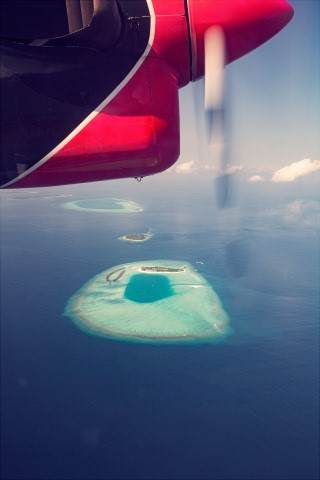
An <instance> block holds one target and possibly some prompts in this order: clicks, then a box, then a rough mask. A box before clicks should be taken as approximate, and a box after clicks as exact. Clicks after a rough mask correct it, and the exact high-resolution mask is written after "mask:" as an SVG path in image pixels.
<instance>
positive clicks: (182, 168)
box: [176, 160, 195, 173]
mask: <svg viewBox="0 0 320 480" xmlns="http://www.w3.org/2000/svg"><path fill="white" fill-rule="evenodd" d="M194 170H195V162H194V160H191V161H190V162H184V163H180V164H179V165H177V166H176V173H191V172H193V171H194Z"/></svg>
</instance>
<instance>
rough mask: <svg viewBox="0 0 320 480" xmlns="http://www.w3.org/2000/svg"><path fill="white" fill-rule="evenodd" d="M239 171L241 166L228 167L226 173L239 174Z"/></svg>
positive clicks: (241, 168)
mask: <svg viewBox="0 0 320 480" xmlns="http://www.w3.org/2000/svg"><path fill="white" fill-rule="evenodd" d="M241 170H243V165H228V167H227V168H226V173H229V174H232V173H237V172H240V171H241Z"/></svg>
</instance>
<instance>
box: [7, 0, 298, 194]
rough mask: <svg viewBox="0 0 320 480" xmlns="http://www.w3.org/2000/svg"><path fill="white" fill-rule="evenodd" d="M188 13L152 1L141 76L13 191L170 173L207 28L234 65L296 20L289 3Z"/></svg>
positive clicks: (242, 0)
mask: <svg viewBox="0 0 320 480" xmlns="http://www.w3.org/2000/svg"><path fill="white" fill-rule="evenodd" d="M185 6H186V4H185V2H184V0H170V1H168V2H167V1H165V2H164V1H163V0H153V9H154V17H155V32H154V39H153V43H152V46H151V49H150V51H149V53H148V55H147V58H146V59H145V60H144V61H143V63H142V64H141V66H140V67H139V69H138V70H137V72H136V73H135V74H134V75H133V77H132V78H131V79H130V80H129V81H128V82H127V83H126V84H125V85H124V87H123V88H122V90H120V91H119V93H118V94H117V95H116V96H115V97H114V98H113V99H112V100H111V101H110V102H109V103H108V104H107V105H106V106H105V107H104V108H103V109H102V110H101V111H100V112H99V113H98V114H97V115H96V116H94V117H93V118H92V119H91V120H90V122H89V123H87V124H86V125H85V126H84V127H83V128H82V129H81V130H80V131H78V133H76V134H75V135H74V136H73V138H71V139H70V140H69V141H68V142H67V143H66V144H65V145H63V146H61V148H59V147H58V148H57V149H56V151H55V153H54V154H53V155H52V156H51V157H50V155H49V158H48V159H47V160H46V161H45V162H43V163H42V164H39V166H37V168H35V169H33V170H32V171H30V173H29V174H27V175H26V176H24V177H23V178H21V179H19V180H17V181H16V182H15V183H14V184H12V185H11V186H10V188H12V187H34V186H49V185H61V184H68V183H82V182H90V181H97V180H106V179H115V178H125V177H143V176H146V175H152V174H155V173H158V172H160V171H163V170H166V169H167V168H169V167H170V166H171V165H172V164H173V163H174V162H175V161H176V160H177V159H178V157H179V143H180V141H179V106H178V88H180V87H182V86H184V85H186V84H187V83H188V82H189V81H190V80H191V78H190V77H191V68H192V79H193V80H194V79H197V78H199V77H201V76H202V75H203V69H204V51H203V50H204V34H205V31H206V30H207V28H208V27H210V26H212V25H221V26H222V28H223V29H224V31H225V33H226V39H227V62H231V61H233V60H236V59H237V58H239V57H241V56H242V55H245V54H246V53H248V52H250V51H251V50H253V49H254V48H256V47H258V46H259V45H261V44H262V43H264V42H265V41H267V40H268V39H269V38H271V37H272V36H273V35H275V34H276V33H277V32H278V31H280V30H281V29H282V28H283V27H284V26H285V25H286V23H288V22H289V20H290V19H291V17H292V15H293V10H292V8H291V7H290V6H289V5H288V3H287V2H286V1H285V0H232V1H230V0H188V12H186V11H185ZM151 14H152V16H153V12H152V9H151ZM188 24H190V37H191V49H190V42H189V38H190V37H189V31H188V28H189V26H188ZM190 50H191V53H192V58H190ZM191 62H192V63H191ZM40 163H41V162H40Z"/></svg>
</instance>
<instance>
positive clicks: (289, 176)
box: [271, 158, 320, 182]
mask: <svg viewBox="0 0 320 480" xmlns="http://www.w3.org/2000/svg"><path fill="white" fill-rule="evenodd" d="M317 170H320V160H311V159H310V158H304V159H303V160H299V161H298V162H294V163H291V165H287V166H286V167H282V168H280V169H279V170H276V171H275V172H274V174H273V176H272V178H271V181H272V182H293V181H294V180H296V179H297V178H299V177H304V176H305V175H308V174H309V173H312V172H316V171H317Z"/></svg>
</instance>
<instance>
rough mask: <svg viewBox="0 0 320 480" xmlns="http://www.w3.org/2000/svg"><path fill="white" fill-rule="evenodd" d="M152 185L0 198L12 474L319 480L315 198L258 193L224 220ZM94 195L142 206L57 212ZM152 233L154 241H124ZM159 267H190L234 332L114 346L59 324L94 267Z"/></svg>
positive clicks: (203, 204) (205, 202)
mask: <svg viewBox="0 0 320 480" xmlns="http://www.w3.org/2000/svg"><path fill="white" fill-rule="evenodd" d="M148 181H149V182H150V186H149V184H148V183H144V182H145V181H143V182H142V186H143V188H141V186H140V184H136V183H134V184H132V181H131V182H130V181H128V182H122V183H121V182H111V183H110V184H105V183H104V184H98V185H96V186H94V187H93V186H91V187H90V186H84V187H83V188H80V187H77V188H76V187H65V188H60V189H44V190H41V189H40V190H38V194H32V193H30V192H27V193H26V191H25V192H21V193H16V191H15V192H11V193H10V192H9V193H8V192H5V193H4V194H3V195H2V196H1V204H2V220H1V236H2V242H1V243H2V257H1V271H2V277H1V280H2V282H1V284H2V285H1V288H2V292H1V298H2V307H1V322H2V335H1V341H2V362H1V368H2V377H1V379H2V382H1V384H2V402H1V408H2V415H1V418H2V429H1V433H2V462H1V468H2V478H3V479H57V480H58V479H317V478H318V476H319V470H318V434H319V427H318V414H319V406H318V401H319V384H318V373H319V360H318V358H319V357H318V353H319V350H318V348H319V347H318V341H319V335H318V333H319V331H318V312H319V294H318V287H319V269H318V268H319V267H318V264H319V230H318V227H317V225H316V224H315V222H314V219H315V217H314V212H313V210H314V208H315V203H314V202H315V200H314V199H313V198H307V199H305V197H303V198H304V199H305V200H304V202H305V203H302V204H293V206H292V207H286V205H292V202H294V201H296V198H297V195H296V192H291V191H286V192H285V193H283V192H282V194H281V196H280V195H278V198H275V195H274V194H270V195H269V194H267V193H266V194H265V195H262V194H261V195H260V196H255V198H254V201H252V196H250V195H247V196H246V197H245V198H243V199H242V203H241V208H240V213H239V211H234V210H233V209H229V210H228V211H227V212H225V214H223V215H221V214H217V212H216V211H215V209H214V208H213V206H212V195H211V193H210V191H209V190H208V191H206V190H205V189H203V188H199V189H198V190H197V188H196V187H194V186H192V187H190V188H189V189H187V190H185V189H183V188H182V186H181V182H182V180H180V183H179V184H178V185H176V186H174V183H172V185H170V188H166V189H163V188H162V187H161V182H158V184H157V183H156V181H155V180H154V179H150V180H148ZM146 182H147V180H146ZM158 185H159V186H158ZM274 188H275V187H274ZM69 193H70V194H72V196H71V197H61V196H56V197H54V195H61V194H69ZM50 196H52V197H51V198H49V197H50ZM95 197H96V198H102V197H116V198H122V199H124V200H131V201H134V202H137V203H139V204H140V205H142V207H143V209H144V211H143V212H140V213H130V214H128V215H124V214H122V215H118V214H116V213H114V214H103V213H87V212H77V211H71V210H65V209H63V208H61V205H62V204H63V203H64V202H68V201H73V200H77V199H85V198H95ZM298 198H300V197H299V196H298ZM299 205H300V206H299ZM288 209H289V210H288ZM297 212H298V213H297ZM301 212H302V213H301ZM290 215H291V217H290ZM292 216H295V218H294V219H292ZM149 229H150V230H151V232H152V233H153V237H152V238H151V239H150V240H149V241H147V242H144V243H139V244H134V243H130V242H120V241H118V240H117V238H118V237H120V236H123V235H127V234H130V233H139V232H145V231H148V230H149ZM148 259H168V260H170V259H172V260H185V261H188V262H190V263H192V264H193V266H194V267H196V268H197V269H198V271H199V273H201V275H203V276H204V277H205V278H207V279H208V280H209V281H210V283H211V284H212V286H213V288H214V290H215V291H216V293H217V294H218V295H219V297H220V299H221V301H222V303H223V306H224V308H225V310H226V311H227V313H228V314H229V317H230V323H231V326H232V328H233V330H234V333H233V335H231V336H229V337H228V338H227V339H226V340H225V341H224V342H223V343H221V344H219V345H180V346H177V345H166V346H164V345H146V344H134V343H125V342H116V341H110V340H106V339H103V338H98V337H94V336H89V335H87V334H85V333H83V332H82V331H80V330H79V329H78V328H77V327H76V326H75V325H73V324H72V322H71V321H70V320H68V319H67V318H66V317H63V316H62V315H61V314H62V313H63V310H64V308H65V305H66V303H67V301H68V299H69V298H70V296H72V295H73V294H74V293H75V291H77V290H78V289H79V288H80V287H81V286H82V285H83V284H84V283H85V282H86V281H88V280H89V279H90V278H92V277H93V276H94V275H96V274H97V273H99V272H101V271H102V270H104V269H106V268H111V267H112V266H114V265H119V264H123V263H126V262H130V261H138V260H148Z"/></svg>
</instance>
